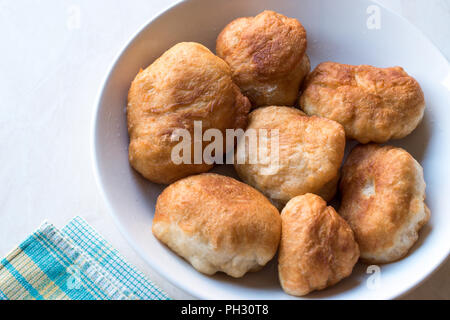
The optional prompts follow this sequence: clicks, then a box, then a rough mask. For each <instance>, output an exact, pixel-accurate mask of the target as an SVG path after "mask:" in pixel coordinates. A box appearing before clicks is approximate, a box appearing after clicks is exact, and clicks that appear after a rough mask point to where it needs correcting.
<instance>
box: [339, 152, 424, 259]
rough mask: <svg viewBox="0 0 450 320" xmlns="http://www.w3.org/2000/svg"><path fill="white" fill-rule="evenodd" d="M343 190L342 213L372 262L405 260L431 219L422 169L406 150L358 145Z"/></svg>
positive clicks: (347, 167) (364, 255)
mask: <svg viewBox="0 0 450 320" xmlns="http://www.w3.org/2000/svg"><path fill="white" fill-rule="evenodd" d="M340 190H341V193H342V202H341V207H340V209H339V214H340V215H341V216H342V217H343V218H344V219H346V220H347V222H348V223H349V225H350V227H351V228H352V229H353V231H354V232H355V237H356V241H357V242H358V244H359V247H360V249H361V258H362V259H363V260H365V261H367V262H370V263H387V262H391V261H395V260H398V259H400V258H402V257H404V256H405V255H406V254H407V252H408V250H409V249H410V248H411V247H412V246H413V244H414V243H415V242H416V240H417V239H418V231H419V229H420V228H421V227H422V226H423V225H424V224H425V223H426V222H427V221H428V219H429V217H430V210H429V209H428V208H427V206H426V205H425V203H424V200H425V181H424V179H423V170H422V167H421V166H420V164H419V163H418V162H417V161H416V160H414V158H413V157H412V156H411V155H410V154H409V153H408V152H406V151H405V150H403V149H401V148H394V147H391V146H383V147H382V146H379V145H376V144H368V145H358V146H356V147H355V148H354V149H353V150H352V152H351V153H350V155H349V157H348V159H347V161H346V162H345V164H344V167H343V169H342V179H341V183H340Z"/></svg>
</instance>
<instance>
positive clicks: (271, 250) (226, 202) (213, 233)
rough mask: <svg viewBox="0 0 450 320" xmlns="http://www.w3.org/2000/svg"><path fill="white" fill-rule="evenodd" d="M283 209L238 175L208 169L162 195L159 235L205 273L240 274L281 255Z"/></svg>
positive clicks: (155, 223) (156, 224)
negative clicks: (236, 178)
mask: <svg viewBox="0 0 450 320" xmlns="http://www.w3.org/2000/svg"><path fill="white" fill-rule="evenodd" d="M280 233H281V219H280V215H279V212H278V210H277V209H276V208H275V207H274V206H273V205H272V204H271V203H270V201H269V200H267V198H266V197H264V196H263V195H262V194H261V193H260V192H258V191H257V190H255V189H253V188H252V187H250V186H248V185H246V184H244V183H242V182H239V181H237V180H235V179H233V178H230V177H226V176H221V175H218V174H212V173H206V174H201V175H196V176H190V177H187V178H184V179H181V180H178V181H177V182H175V183H173V184H171V185H170V186H168V187H167V188H166V189H165V190H164V192H163V193H162V194H161V195H160V196H159V197H158V201H157V204H156V210H155V217H154V219H153V234H154V235H155V236H156V237H157V238H158V239H159V240H161V241H162V242H164V243H165V244H167V245H168V246H169V247H170V248H171V249H172V250H174V251H175V252H176V253H178V254H179V255H180V256H182V257H184V258H185V259H186V260H188V261H190V262H191V263H192V264H193V265H194V267H195V268H196V269H197V270H199V271H200V272H204V273H207V274H213V273H215V272H216V271H223V272H226V273H228V274H229V275H232V276H234V277H240V276H242V275H244V274H245V273H246V272H247V271H250V270H257V269H259V268H260V267H262V266H263V265H265V264H266V263H267V262H268V261H269V260H271V259H272V257H273V256H274V255H275V253H276V250H277V248H278V243H279V240H280Z"/></svg>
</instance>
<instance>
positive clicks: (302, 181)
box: [234, 106, 345, 208]
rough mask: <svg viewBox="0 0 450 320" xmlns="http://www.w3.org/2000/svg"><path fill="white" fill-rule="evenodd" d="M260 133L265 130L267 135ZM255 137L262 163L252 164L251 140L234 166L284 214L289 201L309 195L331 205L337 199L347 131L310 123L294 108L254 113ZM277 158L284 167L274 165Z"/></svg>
mask: <svg viewBox="0 0 450 320" xmlns="http://www.w3.org/2000/svg"><path fill="white" fill-rule="evenodd" d="M260 129H266V130H267V134H265V132H264V131H261V130H260ZM276 130H278V138H276V137H277V136H276ZM251 133H254V134H255V135H256V137H257V138H258V144H257V145H256V150H253V151H251V153H250V154H252V155H255V154H256V155H258V159H254V160H257V161H254V160H253V163H252V161H251V160H252V159H251V157H250V154H249V153H248V150H249V149H250V150H251V149H255V148H254V147H253V145H254V144H253V143H251V142H250V141H251V140H250V139H249V138H243V139H240V140H239V142H238V145H237V155H236V159H235V165H234V166H235V168H236V171H237V173H238V174H239V176H240V177H241V179H242V180H244V181H245V182H246V183H248V184H250V185H251V186H253V187H255V188H256V189H258V190H260V191H261V192H262V193H264V194H265V195H266V196H267V197H269V198H270V199H271V200H272V201H273V202H274V203H275V204H277V206H278V207H280V208H281V207H282V205H284V204H286V202H288V201H289V199H291V198H293V197H295V196H298V195H302V194H305V193H308V192H310V193H315V194H319V195H321V196H323V197H325V198H326V200H327V201H328V200H330V199H331V198H332V197H333V196H334V194H335V191H336V185H337V181H338V170H339V168H340V166H341V162H342V158H343V156H344V149H345V133H344V128H343V127H342V126H341V125H340V124H339V123H337V122H335V121H332V120H328V119H325V118H319V117H315V116H313V117H308V116H306V115H305V114H304V113H303V112H301V111H299V110H298V109H295V108H291V107H274V106H271V107H264V108H259V109H256V110H254V111H252V112H251V113H250V115H249V124H248V126H247V130H246V134H247V135H248V136H251ZM272 133H273V135H272ZM264 136H267V139H266V138H265V137H264ZM273 139H278V146H279V148H276V146H275V145H274V149H273V152H272V140H273ZM275 141H277V140H275ZM277 151H278V152H277ZM239 155H246V156H245V157H242V158H240V157H239ZM271 157H273V158H271ZM277 158H278V160H279V161H275V160H276V159H277ZM269 159H270V161H268V160H269Z"/></svg>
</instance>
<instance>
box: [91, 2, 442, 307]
mask: <svg viewBox="0 0 450 320" xmlns="http://www.w3.org/2000/svg"><path fill="white" fill-rule="evenodd" d="M191 1H197V0H178V1H175V2H174V3H173V4H171V5H169V6H167V7H165V8H163V9H162V10H160V11H159V12H158V13H156V14H155V15H153V16H152V17H150V18H149V20H148V21H146V22H145V23H144V24H143V25H141V26H140V27H139V28H138V29H137V31H136V32H135V33H134V34H133V35H132V36H131V37H130V38H129V40H128V41H127V42H126V44H125V45H122V48H121V49H120V50H119V52H118V54H116V55H115V57H114V59H113V60H112V62H111V63H110V64H109V65H108V68H107V70H108V71H107V72H106V74H105V76H104V77H103V79H102V81H101V86H100V89H99V90H98V93H97V96H96V99H95V105H94V108H93V110H92V116H91V126H90V153H91V161H92V169H93V173H94V176H95V181H96V184H97V187H98V189H99V191H100V194H101V198H102V200H103V201H104V203H105V205H106V208H107V211H108V214H109V215H110V216H111V217H112V219H113V221H114V224H115V225H116V226H117V228H118V229H119V231H120V233H121V234H122V236H123V237H124V238H125V239H126V241H127V242H128V243H129V244H130V246H131V248H132V249H133V250H134V251H135V252H136V253H137V254H138V255H139V256H140V257H141V258H142V259H143V260H144V261H145V262H146V264H147V265H148V266H149V267H150V268H151V269H152V270H153V271H154V272H156V273H157V274H158V275H159V276H160V277H161V278H162V279H164V280H165V281H168V282H169V283H170V284H171V285H172V286H174V287H176V288H178V289H181V290H182V291H184V292H185V293H187V294H189V295H190V296H192V297H195V298H200V299H208V298H209V296H206V295H205V296H202V295H199V294H197V293H194V292H192V291H191V290H190V288H189V286H187V285H185V284H184V283H182V282H181V283H180V282H177V281H176V280H175V278H173V277H172V276H171V275H170V274H167V273H166V272H164V271H163V270H162V268H160V267H159V266H158V265H157V264H154V263H152V262H151V261H150V259H149V258H148V257H147V255H146V254H145V253H144V252H143V251H142V250H141V249H140V246H139V245H138V244H137V243H136V242H135V240H133V239H132V237H131V236H130V235H129V232H128V231H127V230H125V228H124V226H123V225H122V224H121V222H120V221H119V218H118V216H117V215H116V214H115V210H114V209H113V207H112V205H111V202H110V201H109V196H108V195H107V193H106V191H105V189H104V187H103V183H102V178H101V173H100V168H99V162H98V155H97V152H98V147H97V139H98V123H99V121H100V118H99V110H100V107H101V104H102V99H103V95H104V93H105V90H106V87H107V84H108V82H109V79H110V77H111V75H112V73H113V71H114V70H115V68H116V67H117V64H118V62H119V61H120V60H121V58H122V57H123V56H124V54H125V53H126V52H127V51H128V49H129V48H130V47H131V45H132V44H133V43H134V42H135V41H136V40H137V38H138V37H139V36H140V34H141V33H142V32H143V31H144V30H145V29H146V28H148V27H149V26H150V25H151V24H152V23H154V22H155V21H156V20H158V19H161V18H163V16H164V15H166V14H170V11H172V10H173V9H175V8H177V7H178V6H180V5H182V4H184V3H188V2H191ZM369 1H371V2H373V3H374V4H376V5H378V6H380V7H382V8H383V10H386V11H388V12H390V13H391V14H393V15H394V16H396V18H397V19H401V20H403V22H405V23H407V24H408V25H409V26H410V27H412V28H413V29H414V30H415V32H417V33H418V34H420V36H421V37H422V38H424V40H425V41H428V43H429V44H430V46H431V47H433V48H434V49H435V50H436V51H437V52H438V53H439V54H440V55H441V56H442V57H443V58H444V60H445V61H446V62H447V64H449V61H448V59H447V58H446V57H445V55H444V54H443V53H442V51H441V50H440V49H439V48H438V47H437V46H436V45H435V44H434V42H433V41H431V40H430V39H429V38H428V37H427V36H426V35H425V34H424V33H423V32H422V30H420V29H419V28H418V27H416V26H415V25H414V24H413V23H412V22H410V21H409V20H408V19H406V18H405V17H403V16H401V15H399V14H398V13H396V12H395V11H393V10H391V9H390V8H387V7H385V6H384V5H383V4H381V3H379V2H378V0H369ZM449 259H450V248H449V250H448V251H447V254H446V255H443V256H442V258H440V259H439V260H438V261H437V262H436V263H435V264H434V265H433V267H432V271H431V272H429V273H428V274H426V275H425V276H423V277H421V278H419V279H417V280H416V281H414V282H412V283H410V284H409V285H407V286H406V288H404V289H403V290H402V291H399V292H394V293H392V294H390V295H386V296H385V297H383V298H375V299H386V300H391V299H399V298H401V297H403V296H405V295H407V294H408V293H410V292H411V291H413V290H414V289H416V288H418V287H419V286H420V285H421V284H422V283H423V282H425V281H426V280H427V279H429V278H430V277H431V276H432V275H434V274H435V273H436V272H437V271H438V270H439V269H440V268H441V267H442V266H443V265H444V264H445V262H447V261H448V260H449ZM303 298H307V297H303Z"/></svg>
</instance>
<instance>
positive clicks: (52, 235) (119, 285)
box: [0, 217, 168, 300]
mask: <svg viewBox="0 0 450 320" xmlns="http://www.w3.org/2000/svg"><path fill="white" fill-rule="evenodd" d="M0 299H15V300H16V299H73V300H96V299H102V300H110V299H113V300H125V299H168V297H167V295H166V294H165V293H164V292H163V291H162V290H161V289H159V288H158V287H156V286H155V285H154V284H153V283H151V282H150V281H149V280H148V279H146V277H145V276H144V275H143V274H142V273H140V272H139V271H137V270H136V269H135V268H134V267H133V266H131V265H129V264H128V263H127V262H126V261H125V260H124V259H123V257H122V256H121V255H120V254H119V253H118V252H117V250H115V249H114V248H112V247H111V246H110V245H109V244H108V243H107V242H106V241H105V240H104V239H103V238H102V237H100V235H99V234H98V233H97V232H95V230H94V229H92V228H91V227H90V226H89V225H88V224H87V223H86V222H85V221H84V220H83V219H81V218H80V217H76V218H75V219H73V220H72V221H71V222H70V223H69V224H68V225H67V226H66V227H64V228H63V230H62V231H59V230H58V229H57V228H55V227H54V226H53V225H51V224H48V223H45V224H44V225H42V226H41V227H40V228H39V230H37V231H36V232H34V233H33V234H32V235H31V236H29V237H28V238H27V239H26V240H25V241H24V242H23V243H22V244H21V245H20V246H19V247H17V248H16V249H14V250H13V251H12V252H11V253H10V254H9V255H8V256H7V257H6V258H4V259H2V260H1V261H0Z"/></svg>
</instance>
